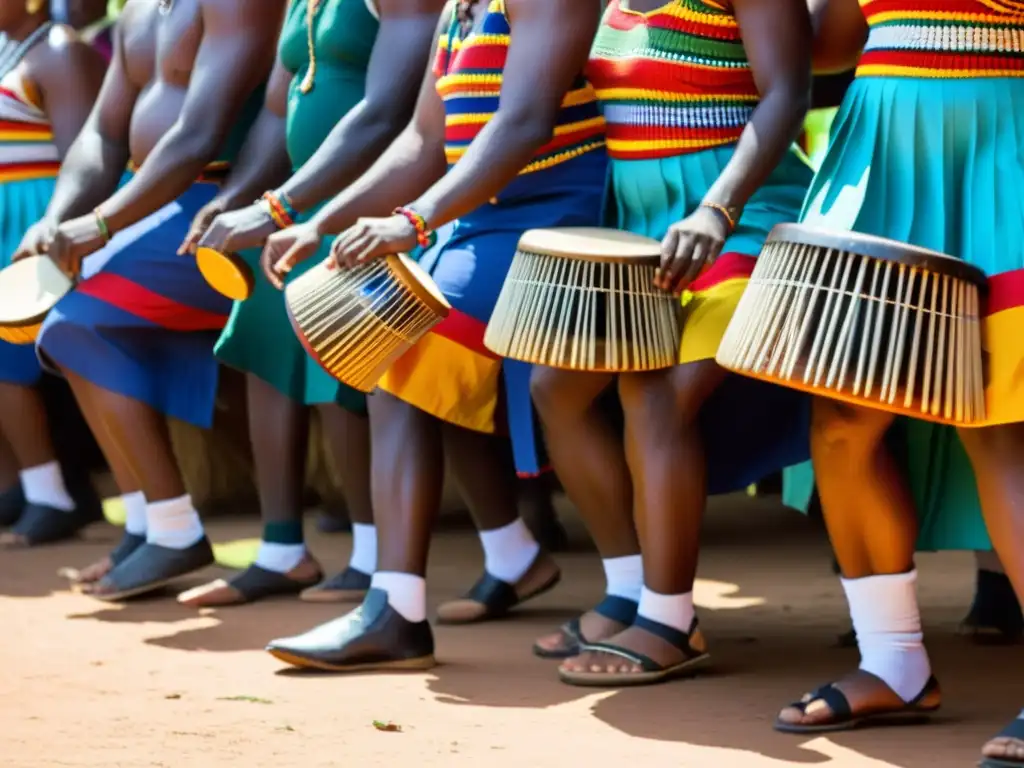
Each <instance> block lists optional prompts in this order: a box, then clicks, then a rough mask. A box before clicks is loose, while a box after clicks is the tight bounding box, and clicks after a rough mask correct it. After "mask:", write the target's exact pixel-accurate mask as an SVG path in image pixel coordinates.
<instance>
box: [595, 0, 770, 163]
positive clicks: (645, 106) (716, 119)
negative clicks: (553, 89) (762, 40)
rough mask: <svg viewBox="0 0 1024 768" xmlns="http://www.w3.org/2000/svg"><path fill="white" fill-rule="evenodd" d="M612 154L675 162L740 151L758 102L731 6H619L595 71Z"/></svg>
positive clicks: (714, 1) (691, 0) (693, 0)
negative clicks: (727, 149)
mask: <svg viewBox="0 0 1024 768" xmlns="http://www.w3.org/2000/svg"><path fill="white" fill-rule="evenodd" d="M586 74H587V77H588V79H589V80H590V81H591V82H592V83H593V84H594V87H595V88H596V89H597V97H598V99H599V100H600V102H601V105H602V108H603V111H604V115H605V119H606V120H607V121H608V154H609V156H611V157H613V158H616V159H620V160H629V159H649V158H661V157H672V156H675V155H680V154H684V153H688V152H699V151H701V150H704V149H709V148H711V147H717V146H723V145H726V144H732V143H735V142H736V141H737V140H738V139H739V137H740V134H741V133H742V132H743V128H744V127H745V126H746V124H747V122H748V121H749V120H750V115H751V113H752V112H753V111H754V108H755V107H756V106H757V102H758V93H757V87H756V86H755V84H754V76H753V73H752V72H751V70H750V65H749V63H748V62H747V56H746V53H745V51H744V49H743V42H742V40H741V39H740V31H739V27H738V26H737V24H736V19H735V18H734V17H733V14H732V9H731V6H730V4H729V3H728V2H724V1H719V0H673V2H669V3H666V4H665V5H664V6H662V7H660V8H658V9H656V10H654V11H651V12H650V13H640V12H638V11H631V10H628V8H624V7H623V0H611V2H609V4H608V8H607V10H606V11H605V15H604V19H603V20H602V23H601V27H600V29H599V30H598V33H597V38H596V39H595V41H594V47H593V50H592V52H591V56H590V64H589V66H588V67H587V72H586Z"/></svg>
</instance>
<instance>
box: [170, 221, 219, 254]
mask: <svg viewBox="0 0 1024 768" xmlns="http://www.w3.org/2000/svg"><path fill="white" fill-rule="evenodd" d="M210 223H211V219H210V217H209V216H200V217H198V218H197V219H196V220H195V221H193V222H192V226H191V227H190V228H189V230H188V234H187V235H186V236H185V239H184V240H183V241H182V243H181V247H180V248H178V255H179V256H184V255H185V254H186V253H195V252H196V247H197V246H198V245H199V242H200V241H201V240H202V238H203V236H204V235H205V234H206V233H207V232H208V231H209V229H210Z"/></svg>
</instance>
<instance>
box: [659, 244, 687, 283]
mask: <svg viewBox="0 0 1024 768" xmlns="http://www.w3.org/2000/svg"><path fill="white" fill-rule="evenodd" d="M692 253H693V239H692V238H691V237H690V236H689V235H685V234H684V235H682V236H681V237H680V238H679V242H678V243H676V252H675V253H674V254H673V255H672V262H671V263H670V264H669V267H668V269H667V270H665V271H664V277H663V280H664V284H663V286H662V288H663V290H666V291H671V290H672V289H673V288H674V287H675V285H676V283H678V282H679V278H680V277H682V276H683V275H684V274H685V273H686V270H687V269H688V268H689V266H690V258H691V254H692Z"/></svg>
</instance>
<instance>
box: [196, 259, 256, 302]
mask: <svg viewBox="0 0 1024 768" xmlns="http://www.w3.org/2000/svg"><path fill="white" fill-rule="evenodd" d="M196 264H197V265H198V266H199V271H200V272H201V273H202V275H203V278H204V279H205V280H206V282H207V283H209V284H210V287H211V288H213V290H215V291H217V293H219V294H221V295H223V296H227V297H228V298H229V299H234V300H235V301H245V300H246V299H248V298H249V297H250V296H251V295H252V288H253V281H254V278H253V274H252V269H250V268H249V265H248V264H246V263H245V261H244V260H243V259H242V257H241V256H239V255H238V254H235V253H221V252H220V251H215V250H213V248H202V247H200V248H196Z"/></svg>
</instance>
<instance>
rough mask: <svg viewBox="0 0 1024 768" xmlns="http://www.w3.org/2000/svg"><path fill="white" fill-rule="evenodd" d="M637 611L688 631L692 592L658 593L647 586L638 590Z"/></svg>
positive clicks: (641, 614) (691, 625)
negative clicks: (680, 593)
mask: <svg viewBox="0 0 1024 768" xmlns="http://www.w3.org/2000/svg"><path fill="white" fill-rule="evenodd" d="M637 613H638V614H639V615H640V616H643V617H644V618H648V619H650V620H651V621H656V622H658V623H659V624H664V625H666V626H669V627H674V628H675V629H678V630H679V631H680V632H689V631H690V629H691V628H692V627H693V617H694V611H693V592H687V593H686V594H684V595H660V594H658V593H657V592H652V591H651V590H649V589H648V588H647V587H644V588H643V589H642V590H641V591H640V607H639V609H638V610H637Z"/></svg>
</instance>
